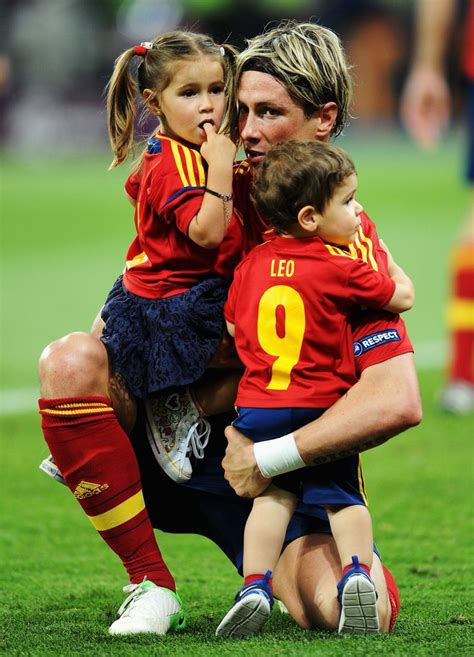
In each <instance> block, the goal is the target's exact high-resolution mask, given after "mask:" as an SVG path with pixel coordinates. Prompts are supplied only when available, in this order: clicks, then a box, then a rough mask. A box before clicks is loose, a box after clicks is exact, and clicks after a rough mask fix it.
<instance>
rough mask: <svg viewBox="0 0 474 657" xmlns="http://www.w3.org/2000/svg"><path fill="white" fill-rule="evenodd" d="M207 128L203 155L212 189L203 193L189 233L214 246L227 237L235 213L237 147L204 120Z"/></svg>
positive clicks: (198, 239) (196, 240)
mask: <svg viewBox="0 0 474 657" xmlns="http://www.w3.org/2000/svg"><path fill="white" fill-rule="evenodd" d="M204 130H205V131H206V134H207V141H205V142H204V143H203V144H202V146H201V155H202V156H203V158H204V159H205V160H206V162H207V163H208V172H207V182H206V186H207V189H209V190H210V192H208V193H205V194H204V196H203V200H202V205H201V207H200V209H199V212H198V213H197V214H196V216H195V217H194V218H193V219H192V221H191V223H190V224H189V228H188V236H189V238H190V239H192V240H193V242H196V244H199V246H202V247H204V248H206V249H215V248H216V247H217V246H219V244H220V243H221V242H222V240H223V239H224V234H225V231H226V228H227V226H228V225H229V223H230V219H231V216H232V173H233V172H232V166H233V163H234V156H235V151H236V148H235V144H234V143H233V142H232V141H231V140H230V139H229V138H228V137H226V136H225V135H220V134H217V133H216V132H215V130H214V127H213V126H212V125H211V124H209V123H205V124H204ZM216 194H217V195H216ZM219 195H220V196H221V197H219ZM222 196H224V197H228V199H227V200H225V199H224V198H222Z"/></svg>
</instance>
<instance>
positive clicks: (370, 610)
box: [327, 504, 379, 634]
mask: <svg viewBox="0 0 474 657" xmlns="http://www.w3.org/2000/svg"><path fill="white" fill-rule="evenodd" d="M327 513H328V517H329V524H330V525H331V531H332V534H333V536H334V540H335V542H336V546H337V550H338V553H339V560H340V563H341V564H342V577H341V579H340V580H339V582H338V584H337V590H338V599H339V604H340V608H341V615H340V619H339V628H338V631H339V633H340V634H341V633H344V634H366V633H369V632H378V629H379V623H378V618H377V592H376V589H375V584H374V582H373V581H372V579H371V577H370V569H371V567H372V558H373V553H374V552H373V545H374V540H373V535H372V520H371V518H370V514H369V511H368V509H367V507H366V506H363V505H362V504H353V505H351V506H345V507H330V508H328V509H327Z"/></svg>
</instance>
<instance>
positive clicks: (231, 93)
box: [219, 43, 239, 143]
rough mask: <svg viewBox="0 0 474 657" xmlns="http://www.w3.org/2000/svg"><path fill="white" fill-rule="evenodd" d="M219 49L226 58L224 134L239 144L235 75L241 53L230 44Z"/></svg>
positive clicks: (225, 44)
mask: <svg viewBox="0 0 474 657" xmlns="http://www.w3.org/2000/svg"><path fill="white" fill-rule="evenodd" d="M219 48H220V50H221V54H222V56H223V57H224V74H225V94H226V98H227V105H226V113H225V116H224V120H223V123H222V132H223V133H224V134H227V135H229V136H230V138H231V139H232V140H233V141H234V142H235V143H237V142H238V140H239V134H238V126H237V128H236V129H234V125H235V124H237V123H238V121H237V89H236V83H235V73H236V68H237V55H238V54H239V51H238V50H237V48H235V47H234V46H231V45H230V44H228V43H224V44H222V45H221V46H219Z"/></svg>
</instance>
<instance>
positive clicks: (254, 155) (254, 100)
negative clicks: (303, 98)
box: [238, 71, 321, 167]
mask: <svg viewBox="0 0 474 657" xmlns="http://www.w3.org/2000/svg"><path fill="white" fill-rule="evenodd" d="M238 101H239V108H240V111H239V132H240V136H241V138H242V141H243V143H244V148H245V151H246V154H247V159H248V161H249V163H250V165H251V166H252V167H255V166H257V165H258V164H260V162H261V161H262V160H263V159H264V158H265V155H266V153H267V151H268V150H269V148H270V146H273V145H274V144H279V143H282V142H286V141H289V140H290V139H302V140H310V139H316V138H317V134H318V128H319V126H320V123H321V119H320V117H319V114H315V115H314V116H313V117H310V118H308V117H307V116H306V115H305V113H304V112H303V110H302V108H301V107H300V106H299V105H297V104H296V103H295V102H294V101H293V100H292V98H291V97H290V96H289V94H288V92H287V90H286V88H285V87H284V86H283V84H282V83H281V82H280V81H279V80H277V79H276V78H274V77H273V76H272V75H269V74H268V73H261V72H260V71H245V72H244V73H243V74H242V77H241V78H240V81H239V92H238Z"/></svg>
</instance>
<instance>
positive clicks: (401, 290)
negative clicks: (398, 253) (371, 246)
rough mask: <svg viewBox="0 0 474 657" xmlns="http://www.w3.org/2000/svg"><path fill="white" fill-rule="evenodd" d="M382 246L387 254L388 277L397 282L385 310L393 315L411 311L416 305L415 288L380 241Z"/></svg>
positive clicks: (381, 241)
mask: <svg viewBox="0 0 474 657" xmlns="http://www.w3.org/2000/svg"><path fill="white" fill-rule="evenodd" d="M380 244H381V246H382V248H383V249H384V251H385V252H386V254H387V259H388V263H387V264H388V275H389V276H390V278H391V279H392V281H394V282H395V291H394V293H393V296H392V298H391V299H390V301H389V302H388V304H387V305H386V306H385V307H384V308H383V310H386V311H388V312H391V313H402V312H405V311H406V310H410V308H412V307H413V304H414V303H415V286H414V285H413V282H412V280H411V279H410V278H409V277H408V276H407V275H406V274H405V272H404V271H403V269H402V268H401V267H400V266H399V265H397V263H396V262H395V260H394V259H393V256H392V254H391V253H390V251H389V250H388V248H387V246H386V244H385V243H384V242H383V240H380Z"/></svg>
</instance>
